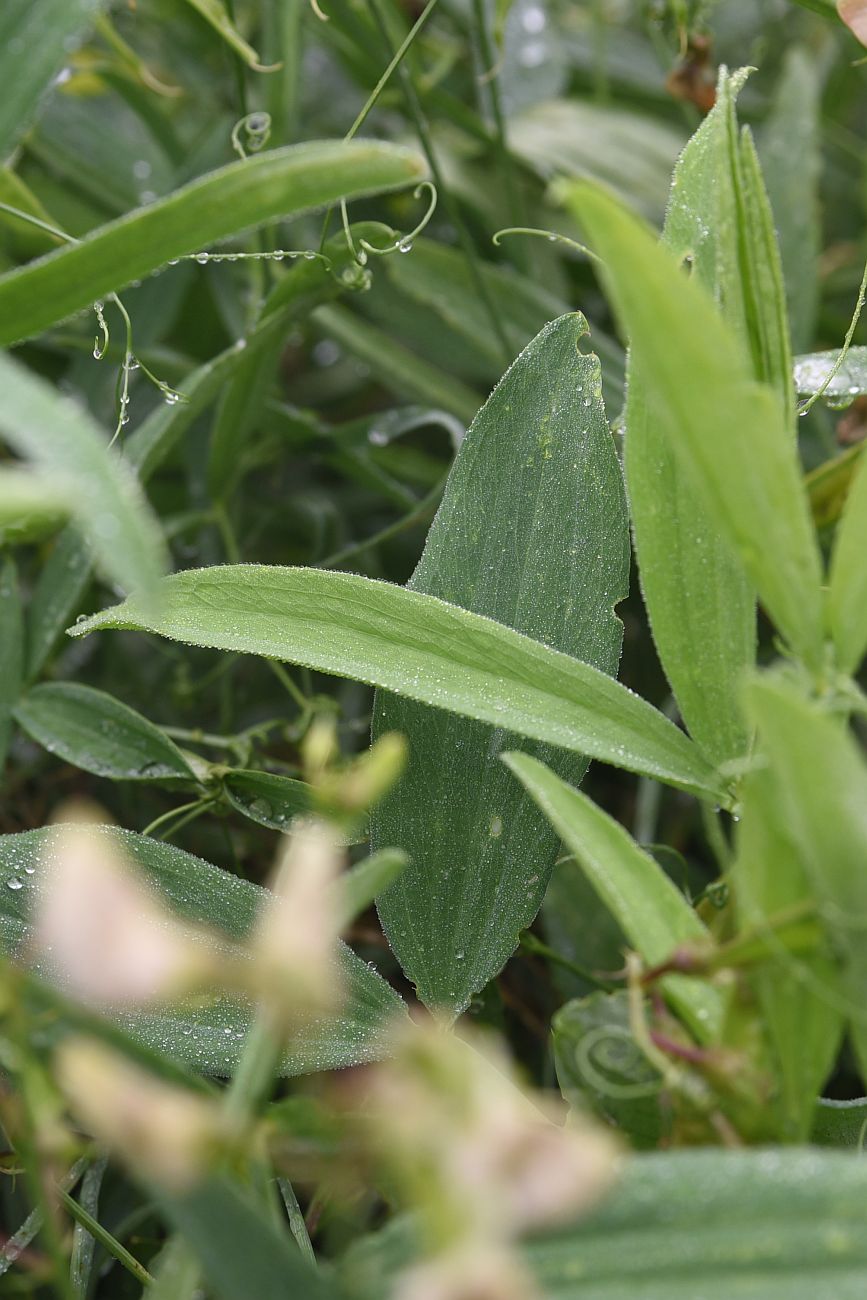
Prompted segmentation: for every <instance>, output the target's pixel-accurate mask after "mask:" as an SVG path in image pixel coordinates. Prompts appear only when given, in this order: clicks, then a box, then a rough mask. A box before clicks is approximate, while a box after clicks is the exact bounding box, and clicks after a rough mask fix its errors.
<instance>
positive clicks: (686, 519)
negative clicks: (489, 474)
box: [625, 76, 756, 763]
mask: <svg viewBox="0 0 867 1300" xmlns="http://www.w3.org/2000/svg"><path fill="white" fill-rule="evenodd" d="M739 81H740V79H739V80H738V82H734V83H733V81H732V79H730V78H727V77H725V76H724V77H723V78H722V79H721V81H720V93H719V98H718V100H717V104H716V107H715V108H714V109H713V110H712V111H711V112H710V113H709V114H708V116H707V117H706V118H705V120H704V122H703V123H702V125H701V126H700V127H699V129H698V131H697V132H696V133H695V135H694V136H693V137H692V139H691V140H690V142H689V144H688V145H687V146H686V148H685V150H684V151H683V153H682V155H681V157H680V159H679V160H678V163H677V166H676V167H675V170H674V177H673V180H672V187H671V197H670V200H669V205H668V213H667V216H666V222H665V228H664V230H663V236H662V238H663V242H664V243H665V244H666V246H667V247H668V248H670V249H671V251H672V253H673V254H674V256H675V257H676V258H678V260H681V259H685V258H688V259H689V262H690V265H691V268H692V269H691V274H692V275H693V276H695V277H696V278H697V279H698V280H699V281H700V282H701V283H702V284H704V285H705V286H706V288H707V289H708V290H709V291H710V292H711V293H712V294H713V295H714V297H715V298H716V299H717V300H718V301H720V302H721V303H722V304H723V310H724V313H725V316H726V318H727V319H728V320H729V322H730V323H731V324H732V326H733V328H734V329H735V330H737V331H738V332H739V333H740V335H741V337H742V338H744V340H745V341H746V334H747V326H746V317H745V312H744V285H743V283H742V271H741V261H740V258H739V255H738V241H739V234H740V224H739V220H738V212H737V201H736V195H735V179H734V178H735V174H736V170H737V167H738V162H739V160H738V157H737V134H736V121H735V109H734V94H735V91H736V89H737V86H738V84H739ZM652 388H653V385H652V384H649V383H648V381H647V378H646V376H645V374H644V372H643V370H642V367H641V365H640V364H639V363H638V360H637V358H636V356H635V355H634V353H633V355H632V356H631V357H630V363H629V382H628V385H627V404H626V444H625V468H626V481H627V486H628V489H629V502H630V509H631V515H632V527H633V530H634V535H635V548H636V551H637V553H638V564H639V577H640V580H641V587H642V591H643V594H644V602H645V605H646V608H647V612H648V617H649V619H650V625H651V629H652V631H653V637H654V640H655V642H656V646H657V649H658V651H659V656H660V659H661V661H662V666H663V668H664V669H665V673H666V676H667V677H668V679H669V681H670V683H671V686H672V690H673V691H674V695H675V698H676V700H677V703H678V707H679V708H680V711H681V714H682V716H683V719H684V721H685V722H686V725H687V726H688V728H689V730H690V733H691V734H692V736H693V737H694V738H695V740H696V741H697V742H698V743H699V744H700V745H701V746H702V748H703V749H704V750H705V752H706V753H707V754H708V756H709V757H710V758H712V759H713V760H714V761H716V762H718V763H719V762H724V761H725V760H726V759H731V758H734V757H735V756H736V755H738V754H740V753H743V752H744V750H745V749H746V744H747V736H746V728H745V726H744V723H743V720H742V718H741V715H740V709H739V707H738V694H737V692H738V684H739V680H740V677H741V675H742V673H743V671H744V670H745V669H746V668H747V667H748V666H749V665H750V664H751V663H752V662H754V660H755V637H756V632H755V621H756V615H755V596H754V593H753V590H752V586H751V584H750V582H749V581H748V579H747V577H746V575H745V573H744V571H743V568H742V566H741V564H740V562H739V560H738V557H737V555H736V554H735V552H734V550H733V548H732V546H731V543H730V541H729V540H728V538H727V537H725V536H723V535H721V533H720V530H719V528H718V527H717V526H716V523H715V521H713V520H712V519H711V518H710V517H709V515H708V512H707V510H706V509H705V507H704V503H703V502H702V501H701V500H700V499H698V498H697V497H696V493H695V491H694V488H693V483H692V479H691V478H690V476H689V472H688V469H687V467H686V466H684V465H682V463H681V461H680V459H679V458H678V455H677V449H676V447H675V446H674V445H673V442H672V439H671V436H670V430H669V427H668V424H667V421H666V416H665V412H664V410H661V409H659V408H658V406H657V405H656V404H655V403H654V401H653V391H652Z"/></svg>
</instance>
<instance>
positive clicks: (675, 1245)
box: [527, 1149, 867, 1300]
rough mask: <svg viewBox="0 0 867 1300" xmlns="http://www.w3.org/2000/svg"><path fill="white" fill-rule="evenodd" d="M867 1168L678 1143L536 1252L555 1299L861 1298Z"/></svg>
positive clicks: (866, 1258) (636, 1167)
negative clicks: (679, 1147) (689, 1147)
mask: <svg viewBox="0 0 867 1300" xmlns="http://www.w3.org/2000/svg"><path fill="white" fill-rule="evenodd" d="M865 1193H867V1166H865V1164H864V1162H863V1161H860V1160H853V1159H852V1158H851V1156H848V1155H844V1154H842V1153H832V1152H818V1151H811V1150H809V1149H805V1150H798V1151H715V1150H709V1151H675V1152H669V1153H665V1154H655V1155H646V1156H640V1157H638V1158H636V1159H635V1160H633V1161H631V1162H630V1163H629V1164H628V1165H627V1167H626V1170H625V1173H624V1176H623V1178H622V1179H621V1180H620V1181H619V1183H618V1184H617V1186H616V1188H615V1189H614V1191H613V1192H612V1193H611V1195H610V1196H609V1197H608V1199H607V1200H606V1201H605V1202H604V1203H603V1205H602V1206H601V1207H600V1208H599V1209H598V1210H597V1211H595V1212H594V1213H591V1214H590V1215H588V1216H587V1217H586V1218H584V1219H582V1220H581V1222H580V1223H578V1224H576V1225H575V1226H574V1227H572V1228H567V1229H565V1230H564V1231H563V1232H561V1233H558V1234H556V1235H553V1236H551V1237H550V1238H548V1239H547V1240H544V1241H538V1240H537V1241H535V1242H532V1243H530V1244H529V1246H528V1248H527V1258H528V1261H529V1263H530V1266H531V1268H532V1270H533V1272H534V1273H535V1275H536V1278H537V1280H538V1283H539V1287H540V1289H541V1291H542V1293H543V1294H544V1296H545V1297H546V1300H584V1297H591V1296H592V1298H593V1300H696V1297H698V1296H701V1298H702V1300H734V1297H735V1296H736V1297H738V1300H814V1297H815V1296H829V1297H830V1296H834V1298H835V1300H856V1298H857V1297H858V1296H860V1295H862V1294H863V1292H864V1287H865V1286H867V1234H865V1231H864V1228H865V1222H867V1208H865V1207H867V1200H865Z"/></svg>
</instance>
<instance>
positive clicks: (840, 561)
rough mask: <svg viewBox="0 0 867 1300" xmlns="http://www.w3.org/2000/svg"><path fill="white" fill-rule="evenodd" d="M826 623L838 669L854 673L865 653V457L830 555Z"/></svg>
mask: <svg viewBox="0 0 867 1300" xmlns="http://www.w3.org/2000/svg"><path fill="white" fill-rule="evenodd" d="M828 623H829V627H830V631H831V635H832V637H833V638H834V644H835V645H836V647H837V662H838V664H839V667H840V668H841V669H842V671H843V672H847V673H854V672H855V671H856V669H857V668H858V665H859V664H860V662H861V660H862V659H863V657H864V652H865V651H867V457H865V456H863V455H862V456H861V459H860V463H859V465H858V468H857V470H856V472H855V476H854V479H853V480H852V486H851V488H850V490H849V495H848V496H847V498H846V504H845V505H844V507H843V514H842V516H841V518H840V523H839V525H838V528H837V537H836V540H835V542H834V551H833V554H832V556H831V585H830V590H829V592H828Z"/></svg>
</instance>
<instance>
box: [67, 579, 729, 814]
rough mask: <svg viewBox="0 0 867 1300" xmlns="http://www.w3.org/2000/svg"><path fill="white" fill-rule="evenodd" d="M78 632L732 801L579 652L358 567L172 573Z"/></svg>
mask: <svg viewBox="0 0 867 1300" xmlns="http://www.w3.org/2000/svg"><path fill="white" fill-rule="evenodd" d="M159 595H160V606H161V607H160V609H158V610H154V611H148V610H147V609H146V608H145V607H144V606H143V604H142V602H141V601H140V600H139V599H138V598H130V599H129V600H127V601H125V602H124V604H123V605H120V606H116V607H115V608H113V609H109V610H105V611H103V612H102V613H100V614H96V615H94V616H93V617H91V618H89V619H85V620H83V621H82V622H81V623H78V624H76V625H75V626H74V627H72V628H70V629H69V632H70V634H71V635H73V636H80V635H82V634H84V633H87V632H92V631H96V630H98V629H99V628H135V629H138V630H140V631H151V632H158V633H160V634H161V635H163V636H168V637H171V638H173V639H175V640H179V641H186V642H188V643H189V644H191V645H209V646H212V647H213V648H215V649H222V650H238V651H241V652H242V653H249V654H258V655H263V656H265V657H267V658H273V659H283V660H286V661H288V662H295V663H299V664H304V665H305V666H306V667H308V668H316V669H318V670H320V671H322V672H327V673H333V674H335V675H336V676H338V677H350V678H353V679H355V680H357V681H362V682H367V683H368V684H369V685H372V686H382V687H384V688H385V689H386V690H390V691H393V692H395V693H396V694H398V693H399V694H403V695H406V696H408V697H409V698H410V699H415V700H419V701H420V702H421V703H424V704H433V705H434V706H435V707H437V708H442V709H446V710H448V711H451V712H455V713H462V714H464V715H465V716H467V717H471V718H476V719H478V720H479V721H482V722H488V723H492V724H493V725H495V726H504V727H507V728H508V729H509V730H511V731H516V732H519V733H520V734H521V735H525V736H528V737H531V738H532V739H535V740H542V741H546V742H548V743H550V744H553V745H557V746H559V747H560V748H563V749H574V750H576V751H577V752H578V753H582V754H585V755H589V756H591V757H595V758H600V759H602V760H603V761H606V762H613V763H615V764H616V765H618V766H623V767H626V768H629V769H630V770H640V771H642V772H646V773H647V774H648V775H652V776H654V777H655V778H656V779H658V780H665V781H670V782H673V783H674V784H676V785H681V786H682V787H683V788H684V789H689V790H691V791H692V792H693V793H696V794H698V795H699V796H701V797H707V798H712V799H719V798H723V799H725V798H726V797H727V796H726V793H725V790H724V789H723V788H722V787H721V785H720V783H719V781H718V780H717V778H716V776H715V774H714V772H713V769H712V768H711V767H710V765H709V764H708V763H707V762H706V760H705V759H703V758H702V757H701V755H700V754H699V752H698V750H697V749H696V747H695V746H694V745H693V744H692V743H691V742H690V741H689V739H688V738H687V737H686V736H684V734H683V733H682V732H681V731H678V729H677V728H676V727H675V726H674V725H673V724H672V723H670V722H669V721H668V719H667V718H665V717H663V715H661V714H659V713H657V711H656V710H655V709H653V708H652V707H651V706H650V705H649V704H647V703H646V702H645V701H644V700H642V699H640V698H639V697H638V696H636V695H633V694H632V692H631V691H629V690H627V688H626V687H625V686H621V685H620V684H619V683H618V682H615V681H614V680H613V679H612V678H610V677H607V676H606V675H605V674H604V673H600V672H599V671H598V669H594V668H592V667H590V666H589V665H587V664H582V663H581V662H580V661H579V660H577V659H572V658H570V657H569V656H568V655H564V654H561V653H560V652H558V651H556V650H552V649H550V648H549V647H547V646H543V645H542V644H541V643H539V642H536V641H533V640H531V639H530V638H529V637H525V636H522V635H521V633H519V632H514V631H513V630H512V629H511V628H505V627H503V626H502V625H501V624H499V623H495V622H493V621H492V620H491V619H488V618H484V617H482V616H481V615H478V614H471V613H469V612H468V611H466V610H462V609H459V608H458V607H457V606H454V605H449V604H446V602H445V601H441V600H437V599H436V598H435V597H433V596H425V595H422V594H421V593H420V592H414V591H408V590H407V589H406V588H403V587H392V586H391V585H389V584H388V583H383V582H376V581H374V580H372V579H370V578H361V577H358V576H357V575H355V574H349V573H338V572H334V571H323V570H318V569H291V568H279V567H277V566H265V565H230V566H216V567H214V568H210V569H199V570H186V571H185V572H183V573H176V574H174V575H172V576H171V577H170V578H167V579H164V580H163V582H162V583H161V585H160V588H159Z"/></svg>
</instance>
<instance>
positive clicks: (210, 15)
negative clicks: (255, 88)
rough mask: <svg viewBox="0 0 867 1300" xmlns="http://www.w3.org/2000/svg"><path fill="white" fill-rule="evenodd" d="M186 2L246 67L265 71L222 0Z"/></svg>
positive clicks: (193, 0)
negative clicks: (238, 56)
mask: <svg viewBox="0 0 867 1300" xmlns="http://www.w3.org/2000/svg"><path fill="white" fill-rule="evenodd" d="M187 4H188V5H189V6H190V8H191V9H195V11H196V13H198V14H201V16H202V17H203V18H204V20H205V22H206V23H209V24H210V26H211V27H213V29H214V31H215V32H217V33H218V34H219V35H220V36H221V37H222V38H223V40H224V41H225V42H226V44H227V45H228V46H229V47H230V48H231V49H233V50H234V51H235V53H236V54H238V55H240V57H241V58H242V59H243V60H244V62H245V63H246V64H247V67H248V68H252V69H253V70H254V71H255V72H263V71H266V69H264V68H263V67H262V60H261V59H260V58H259V55H258V53H257V52H256V50H254V49H253V46H252V45H250V43H249V41H245V40H244V38H243V36H242V35H241V33H240V32H239V31H238V29H237V27H236V26H235V24H234V23H233V22H232V19H231V18H230V17H229V13H228V10H227V9H226V6H225V5H224V4H223V3H222V0H187Z"/></svg>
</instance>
